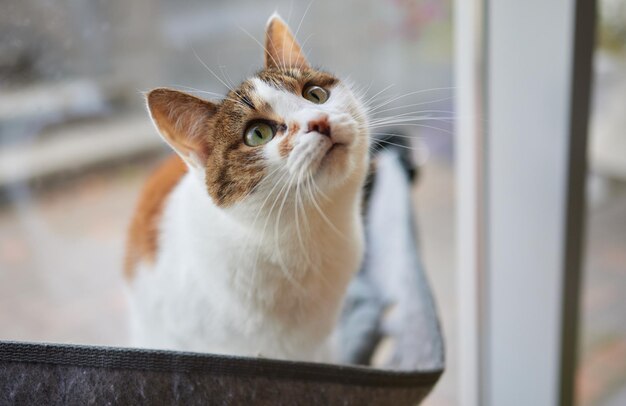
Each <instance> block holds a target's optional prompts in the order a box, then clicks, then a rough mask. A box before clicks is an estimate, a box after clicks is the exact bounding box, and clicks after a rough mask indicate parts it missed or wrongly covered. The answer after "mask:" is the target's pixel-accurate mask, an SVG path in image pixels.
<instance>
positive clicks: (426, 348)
mask: <svg viewBox="0 0 626 406" xmlns="http://www.w3.org/2000/svg"><path fill="white" fill-rule="evenodd" d="M404 158H405V156H403V155H402V153H401V152H399V151H396V150H394V151H389V152H384V153H381V154H379V157H378V171H377V174H376V179H375V182H374V183H373V185H372V187H371V190H370V192H371V193H370V196H369V203H368V209H367V217H366V225H367V228H366V229H367V244H368V249H367V256H366V259H365V263H364V266H363V269H362V270H361V271H360V272H359V274H358V275H357V276H356V277H355V280H354V283H353V284H352V285H351V286H350V289H349V294H348V299H347V302H346V306H345V310H344V314H343V316H342V319H341V328H340V339H341V340H340V341H341V349H342V357H343V359H342V361H343V362H345V363H352V364H369V362H370V361H371V360H372V358H373V357H374V358H380V360H378V361H377V363H378V365H377V366H376V367H368V366H356V365H350V366H349V365H325V364H313V363H304V362H289V361H276V360H270V359H253V358H244V357H229V356H218V355H212V354H195V353H185V352H175V351H153V350H142V349H129V348H103V347H91V346H75V345H56V344H55V345H52V344H30V343H16V342H0V404H1V405H12V404H19V405H22V404H23V405H44V404H45V405H56V404H63V405H74V404H76V405H84V404H113V405H118V404H119V405H135V404H168V405H169V404H183V405H206V404H228V405H252V404H255V405H256V404H261V405H265V404H268V405H302V404H311V405H334V404H342V405H366V404H367V405H378V404H379V405H414V404H417V403H419V402H420V401H421V400H422V399H424V397H426V395H427V394H428V393H429V392H430V390H431V389H432V388H433V386H434V385H435V383H436V382H437V380H438V379H439V377H440V375H441V373H442V372H443V367H444V349H443V340H442V336H441V332H440V329H439V324H438V320H437V314H436V310H435V306H434V303H433V299H432V296H431V293H430V289H429V286H428V283H427V281H426V278H425V275H424V273H423V270H422V267H421V263H420V261H419V257H418V253H417V243H416V236H415V233H414V229H413V219H412V209H411V196H410V185H411V181H410V179H409V175H408V173H407V170H406V165H404V164H403V162H404V160H405V159H404ZM381 339H382V341H381ZM381 343H382V344H381ZM375 352H376V353H377V354H374V353H375ZM381 354H382V355H381ZM385 354H386V356H385Z"/></svg>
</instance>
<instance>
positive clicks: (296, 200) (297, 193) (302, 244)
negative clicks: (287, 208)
mask: <svg viewBox="0 0 626 406" xmlns="http://www.w3.org/2000/svg"><path fill="white" fill-rule="evenodd" d="M301 179H302V171H300V174H299V175H298V179H297V181H296V191H295V198H294V205H293V206H294V212H295V220H296V221H295V224H296V235H297V237H298V242H299V243H300V249H302V254H303V255H304V257H305V259H306V263H307V264H308V265H309V266H311V267H312V268H313V267H314V266H313V263H312V262H311V258H309V254H308V250H307V249H306V244H305V242H304V239H303V238H302V232H301V231H300V205H301V203H302V202H301V201H300V181H301ZM302 210H303V212H304V213H305V216H304V218H305V219H306V211H305V210H304V207H302Z"/></svg>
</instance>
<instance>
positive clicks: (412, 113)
mask: <svg viewBox="0 0 626 406" xmlns="http://www.w3.org/2000/svg"><path fill="white" fill-rule="evenodd" d="M434 114H448V115H451V116H452V117H454V112H453V111H450V110H434V109H429V110H415V111H407V112H404V113H398V114H393V115H384V116H383V115H380V116H377V117H376V118H373V119H372V120H371V121H370V122H375V121H380V120H389V119H393V118H404V117H419V118H424V117H425V118H430V117H433V118H440V117H441V116H435V115H434Z"/></svg>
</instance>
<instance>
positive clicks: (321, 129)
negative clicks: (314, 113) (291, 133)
mask: <svg viewBox="0 0 626 406" xmlns="http://www.w3.org/2000/svg"><path fill="white" fill-rule="evenodd" d="M312 132H318V133H320V134H322V135H325V136H327V137H330V123H329V122H328V116H327V115H323V116H319V117H316V118H315V119H313V120H310V121H309V124H308V128H307V133H312Z"/></svg>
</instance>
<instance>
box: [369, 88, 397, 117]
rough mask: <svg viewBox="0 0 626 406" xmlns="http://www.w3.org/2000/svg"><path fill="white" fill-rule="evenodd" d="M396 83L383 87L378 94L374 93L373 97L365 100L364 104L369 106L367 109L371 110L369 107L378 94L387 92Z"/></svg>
mask: <svg viewBox="0 0 626 406" xmlns="http://www.w3.org/2000/svg"><path fill="white" fill-rule="evenodd" d="M394 86H395V85H394V84H390V85H388V86H387V87H385V88H383V90H381V91H379V92H377V93H376V94H374V95H373V96H372V97H370V98H369V99H367V100H365V101H364V102H363V105H364V106H365V107H366V108H367V110H368V111H369V110H370V109H369V107H370V103H372V102H373V101H374V99H375V98H376V97H378V96H380V95H381V94H382V93H384V92H386V91H387V90H389V89H391V88H392V87H394Z"/></svg>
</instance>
